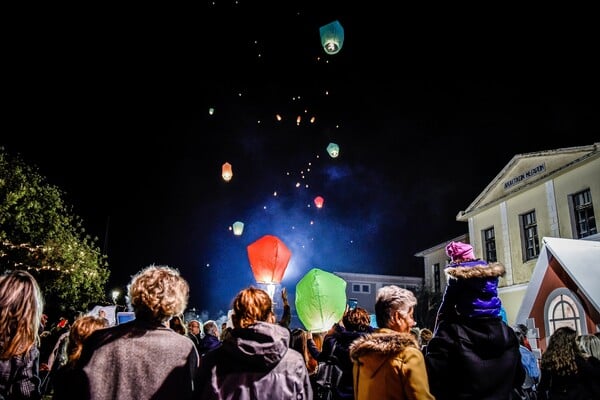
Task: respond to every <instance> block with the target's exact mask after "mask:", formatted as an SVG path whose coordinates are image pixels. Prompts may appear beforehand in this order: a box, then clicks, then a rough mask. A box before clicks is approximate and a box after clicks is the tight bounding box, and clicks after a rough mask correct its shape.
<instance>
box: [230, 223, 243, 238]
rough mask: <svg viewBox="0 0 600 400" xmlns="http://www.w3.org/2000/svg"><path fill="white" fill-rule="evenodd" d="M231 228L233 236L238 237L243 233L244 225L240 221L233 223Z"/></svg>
mask: <svg viewBox="0 0 600 400" xmlns="http://www.w3.org/2000/svg"><path fill="white" fill-rule="evenodd" d="M232 226H233V234H234V235H235V236H240V235H241V234H242V232H244V223H243V222H242V221H235V222H234V223H233V225H232Z"/></svg>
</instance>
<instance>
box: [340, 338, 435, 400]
mask: <svg viewBox="0 0 600 400" xmlns="http://www.w3.org/2000/svg"><path fill="white" fill-rule="evenodd" d="M350 358H351V359H352V361H353V363H354V367H353V372H352V374H353V379H354V398H355V399H356V400H367V399H387V400H403V399H419V400H427V399H434V397H433V396H432V395H431V393H430V392H429V382H428V377H427V372H426V369H425V361H424V359H423V353H422V352H421V350H420V349H419V346H418V344H417V342H416V341H415V339H414V337H413V336H412V335H411V334H410V333H399V332H396V331H393V330H391V329H387V328H381V329H378V330H377V331H376V332H375V333H373V334H368V335H365V336H362V337H360V338H358V339H356V340H355V341H354V342H353V343H352V345H351V346H350Z"/></svg>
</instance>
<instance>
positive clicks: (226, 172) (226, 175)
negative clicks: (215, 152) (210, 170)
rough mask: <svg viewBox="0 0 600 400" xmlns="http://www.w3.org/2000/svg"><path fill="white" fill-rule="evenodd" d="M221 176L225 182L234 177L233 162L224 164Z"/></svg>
mask: <svg viewBox="0 0 600 400" xmlns="http://www.w3.org/2000/svg"><path fill="white" fill-rule="evenodd" d="M221 176H222V177H223V180H224V181H225V182H229V181H230V180H231V178H232V177H233V170H232V169H231V164H229V163H228V162H226V163H225V164H223V168H222V169H221Z"/></svg>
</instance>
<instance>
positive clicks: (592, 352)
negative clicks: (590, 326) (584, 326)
mask: <svg viewBox="0 0 600 400" xmlns="http://www.w3.org/2000/svg"><path fill="white" fill-rule="evenodd" d="M577 344H578V345H579V350H581V352H582V353H583V354H584V355H585V356H586V357H589V356H592V357H594V358H597V359H598V360H600V338H599V337H598V336H596V335H592V334H591V333H588V334H585V335H579V336H578V337H577Z"/></svg>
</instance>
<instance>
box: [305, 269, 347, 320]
mask: <svg viewBox="0 0 600 400" xmlns="http://www.w3.org/2000/svg"><path fill="white" fill-rule="evenodd" d="M344 311H346V281H345V280H343V279H342V278H340V277H339V276H337V275H334V274H332V273H330V272H327V271H323V270H321V269H318V268H313V269H311V270H310V271H308V273H307V274H306V275H304V277H303V278H302V279H300V281H299V282H298V283H297V284H296V312H297V313H298V318H300V321H301V322H302V324H303V325H304V327H305V328H306V330H309V331H311V332H325V331H328V330H329V329H330V328H331V327H332V326H333V324H334V323H336V322H338V321H339V320H340V319H342V316H343V315H344Z"/></svg>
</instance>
